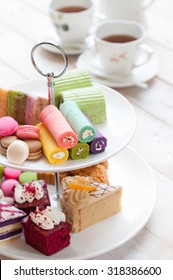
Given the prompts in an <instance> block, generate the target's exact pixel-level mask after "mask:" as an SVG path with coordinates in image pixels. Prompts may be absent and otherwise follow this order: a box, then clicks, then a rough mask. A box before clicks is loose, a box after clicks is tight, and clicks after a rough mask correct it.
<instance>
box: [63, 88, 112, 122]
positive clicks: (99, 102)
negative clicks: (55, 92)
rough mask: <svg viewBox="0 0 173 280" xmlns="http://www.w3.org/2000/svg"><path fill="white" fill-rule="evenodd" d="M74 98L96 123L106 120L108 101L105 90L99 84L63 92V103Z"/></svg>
mask: <svg viewBox="0 0 173 280" xmlns="http://www.w3.org/2000/svg"><path fill="white" fill-rule="evenodd" d="M68 100H73V101H75V102H76V103H77V105H78V106H79V108H80V109H81V111H82V112H83V113H85V114H86V115H87V116H88V117H89V118H90V120H91V121H92V122H93V123H94V124H99V123H103V122H105V121H106V119H107V116H106V103H105V98H104V92H103V90H102V89H101V88H100V87H98V86H91V87H85V88H76V89H72V90H68V91H62V92H61V103H63V102H65V101H68Z"/></svg>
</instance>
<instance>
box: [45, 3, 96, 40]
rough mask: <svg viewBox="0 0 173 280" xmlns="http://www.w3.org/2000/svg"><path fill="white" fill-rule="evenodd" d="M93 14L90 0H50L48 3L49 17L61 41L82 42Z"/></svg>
mask: <svg viewBox="0 0 173 280" xmlns="http://www.w3.org/2000/svg"><path fill="white" fill-rule="evenodd" d="M93 14H94V6H93V2H92V1H91V0H52V1H51V3H50V17H51V19H52V22H53V24H54V26H55V28H56V31H57V33H58V35H59V37H60V40H61V41H62V42H63V43H80V42H83V41H84V39H85V38H86V36H87V35H88V32H89V29H90V27H91V24H92V20H93Z"/></svg>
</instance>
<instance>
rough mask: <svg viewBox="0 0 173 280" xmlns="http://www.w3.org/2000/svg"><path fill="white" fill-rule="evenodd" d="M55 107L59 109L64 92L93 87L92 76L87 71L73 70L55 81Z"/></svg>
mask: <svg viewBox="0 0 173 280" xmlns="http://www.w3.org/2000/svg"><path fill="white" fill-rule="evenodd" d="M54 82H55V85H54V94H55V105H56V106H57V107H58V108H59V104H60V95H61V93H62V92H63V91H69V90H72V89H77V88H85V87H91V86H92V80H91V75H90V73H89V71H88V70H86V69H72V70H69V71H67V72H66V73H65V74H64V75H62V76H61V77H58V78H55V80H54Z"/></svg>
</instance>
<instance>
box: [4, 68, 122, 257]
mask: <svg viewBox="0 0 173 280" xmlns="http://www.w3.org/2000/svg"><path fill="white" fill-rule="evenodd" d="M54 92H55V104H54V105H52V104H48V100H47V99H46V98H44V97H35V96H33V95H32V94H30V93H24V92H21V91H17V90H5V89H0V104H1V107H0V153H1V154H2V155H4V156H6V157H7V160H8V162H9V163H11V164H14V165H16V166H17V165H22V164H23V163H24V162H25V161H26V160H30V161H32V160H38V159H39V158H40V157H42V156H44V157H45V158H46V159H47V161H48V162H49V163H50V164H61V163H63V162H65V161H66V160H68V158H71V159H73V160H78V159H84V160H85V159H86V158H87V157H88V156H89V155H90V154H91V153H92V154H98V153H101V152H104V151H105V149H106V147H107V138H106V135H103V134H102V133H101V131H99V129H98V127H97V124H101V123H104V122H105V121H106V119H107V116H106V104H105V99H104V92H103V90H102V89H101V88H99V87H98V86H95V85H93V84H92V81H91V77H90V75H89V73H88V71H86V70H79V69H74V70H70V71H68V72H66V73H65V74H64V75H63V76H62V77H60V78H58V79H57V80H55V86H54ZM107 167H108V163H107V161H105V162H103V163H100V164H96V165H94V166H90V167H86V168H82V169H78V170H72V171H68V172H66V171H64V172H60V183H61V190H62V192H61V193H62V196H61V198H60V207H61V211H60V210H58V208H53V207H52V205H51V200H50V196H49V192H48V187H47V185H48V184H54V181H55V178H54V175H55V174H54V173H44V172H43V173H36V172H29V171H28V172H27V171H21V170H18V169H14V168H10V167H4V166H2V165H0V244H4V243H5V242H9V241H12V240H13V239H15V238H17V237H19V236H20V234H21V232H22V228H23V232H24V237H25V241H26V243H27V244H28V245H30V246H32V247H33V248H34V249H36V250H38V251H39V252H41V253H43V254H45V255H47V256H50V255H52V254H54V253H56V252H58V251H60V250H62V249H64V248H66V247H67V246H69V245H70V242H71V234H72V233H77V232H80V231H82V230H85V229H86V228H87V227H89V226H92V225H93V224H95V223H97V222H100V221H102V220H103V219H106V218H108V217H110V216H112V215H114V214H116V213H118V212H119V211H120V210H121V197H122V187H120V186H111V185H110V184H109V179H108V174H107Z"/></svg>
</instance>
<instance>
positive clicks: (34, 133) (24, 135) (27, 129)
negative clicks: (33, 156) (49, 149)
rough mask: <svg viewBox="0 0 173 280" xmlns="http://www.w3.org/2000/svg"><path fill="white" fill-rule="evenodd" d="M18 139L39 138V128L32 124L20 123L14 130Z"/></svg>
mask: <svg viewBox="0 0 173 280" xmlns="http://www.w3.org/2000/svg"><path fill="white" fill-rule="evenodd" d="M16 135H17V137H18V138H20V139H39V128H38V127H37V126H34V125H21V126H19V127H18V129H17V131H16Z"/></svg>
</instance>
